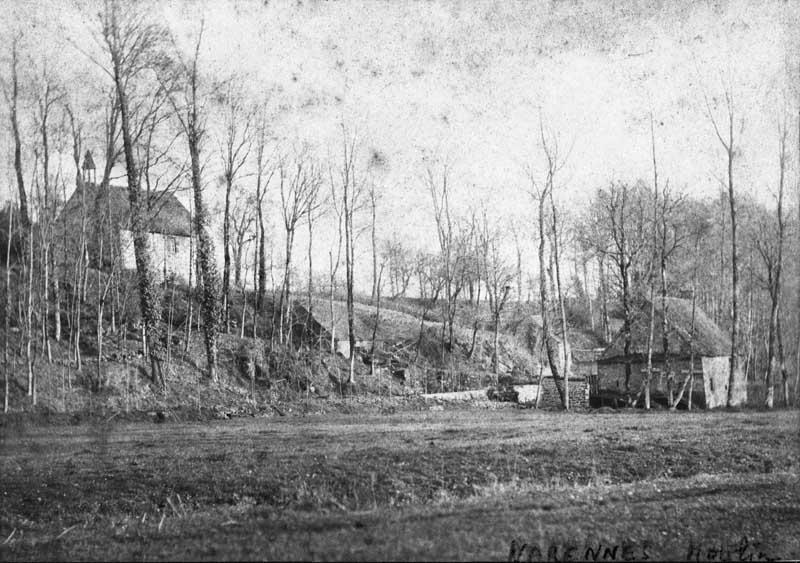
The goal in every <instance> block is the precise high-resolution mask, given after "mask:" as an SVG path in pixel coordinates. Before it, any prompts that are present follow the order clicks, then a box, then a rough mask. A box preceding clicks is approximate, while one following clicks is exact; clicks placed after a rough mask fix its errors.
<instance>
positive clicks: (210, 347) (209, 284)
mask: <svg viewBox="0 0 800 563" xmlns="http://www.w3.org/2000/svg"><path fill="white" fill-rule="evenodd" d="M188 139H189V154H190V157H191V161H192V188H193V190H194V211H195V212H194V230H195V235H196V236H197V262H198V264H199V266H200V275H201V276H202V292H201V301H200V304H201V310H202V314H203V331H204V336H205V345H206V359H207V361H208V375H209V377H210V378H211V380H212V381H217V358H218V348H217V336H218V333H219V316H220V315H219V298H218V295H217V293H218V289H217V288H218V287H219V274H218V273H217V264H216V262H215V260H214V242H213V241H212V240H211V237H210V236H209V234H208V229H207V228H206V226H207V223H208V213H207V210H206V206H205V202H204V200H203V183H202V181H201V177H200V148H199V146H198V145H199V143H198V136H197V131H196V130H195V125H194V123H193V120H192V121H190V125H189V131H188Z"/></svg>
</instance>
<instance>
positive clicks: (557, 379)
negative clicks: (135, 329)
mask: <svg viewBox="0 0 800 563" xmlns="http://www.w3.org/2000/svg"><path fill="white" fill-rule="evenodd" d="M544 207H545V194H544V193H542V194H541V197H540V198H539V278H540V279H539V299H540V305H541V308H542V339H543V341H544V346H545V350H546V352H547V361H548V363H549V364H550V373H551V374H552V376H553V382H554V383H555V386H556V390H557V391H558V396H559V398H560V399H561V404H562V405H563V406H564V407H565V408H566V407H567V405H568V402H567V401H568V399H567V397H566V395H565V393H564V386H563V385H562V383H561V375H560V370H559V366H558V359H557V356H558V352H557V350H556V349H555V348H554V342H553V339H552V335H551V334H550V323H549V320H548V317H549V316H550V312H549V304H548V301H549V298H548V295H547V293H548V292H547V269H546V267H545V261H544V248H545V240H546V239H547V234H546V233H547V231H546V230H545V224H544V216H545V211H544Z"/></svg>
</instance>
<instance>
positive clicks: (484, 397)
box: [422, 389, 489, 401]
mask: <svg viewBox="0 0 800 563" xmlns="http://www.w3.org/2000/svg"><path fill="white" fill-rule="evenodd" d="M487 391H488V390H487V389H471V390H469V391H453V392H451V393H427V394H425V395H422V397H423V398H424V399H425V400H426V401H488V400H489V395H488V393H487Z"/></svg>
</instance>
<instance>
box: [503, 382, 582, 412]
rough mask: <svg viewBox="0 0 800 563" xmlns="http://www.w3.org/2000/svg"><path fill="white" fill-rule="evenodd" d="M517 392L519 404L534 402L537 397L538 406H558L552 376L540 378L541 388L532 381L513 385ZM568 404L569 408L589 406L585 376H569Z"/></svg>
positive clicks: (559, 404) (556, 390) (559, 399)
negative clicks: (531, 382)
mask: <svg viewBox="0 0 800 563" xmlns="http://www.w3.org/2000/svg"><path fill="white" fill-rule="evenodd" d="M514 390H515V391H517V393H518V399H517V401H518V402H519V403H521V404H534V403H536V397H537V395H538V394H541V397H540V398H539V408H560V407H561V397H560V395H559V394H558V389H557V388H556V384H555V381H553V378H552V377H545V378H543V379H542V388H541V391H540V390H539V385H537V384H535V383H533V384H528V385H515V386H514ZM569 406H570V408H585V407H588V406H589V381H588V380H587V379H585V378H582V377H580V378H577V377H576V378H571V379H570V380H569Z"/></svg>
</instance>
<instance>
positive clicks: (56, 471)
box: [0, 408, 800, 561]
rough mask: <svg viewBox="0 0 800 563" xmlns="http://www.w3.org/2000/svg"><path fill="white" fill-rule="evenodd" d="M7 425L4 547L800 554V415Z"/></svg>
mask: <svg viewBox="0 0 800 563" xmlns="http://www.w3.org/2000/svg"><path fill="white" fill-rule="evenodd" d="M0 433H1V434H0V490H1V491H2V500H0V560H20V559H22V560H30V559H37V560H38V559H48V560H55V559H57V560H64V559H82V560H85V559H112V560H132V559H136V560H151V559H295V560H296V559H325V560H342V559H345V560H347V559H359V560H368V559H399V560H403V559H405V560H407V559H439V560H442V559H445V560H446V559H450V560H453V559H456V560H463V559H490V560H506V559H508V558H509V557H510V558H511V559H515V560H521V561H527V560H529V559H530V560H547V559H550V560H558V561H562V560H570V559H571V560H580V559H589V560H602V561H608V560H659V559H661V560H663V559H676V558H677V559H687V558H688V559H691V560H698V561H705V560H721V559H735V560H740V559H742V560H747V559H750V560H758V559H767V558H797V557H800V539H798V534H797V530H799V529H800V487H799V486H798V485H799V484H800V483H799V482H798V475H800V418H799V417H798V413H797V412H796V411H775V412H755V411H743V412H712V413H708V412H682V413H665V412H650V413H644V412H603V413H597V412H594V413H591V412H590V413H582V414H565V413H560V412H537V411H531V410H518V409H501V410H482V409H477V408H465V409H462V410H446V411H427V412H426V411H422V412H405V413H398V414H391V415H383V416H380V415H324V416H320V415H314V416H307V417H286V418H248V419H233V420H226V421H214V422H208V421H206V422H193V423H172V422H167V423H164V424H157V423H153V422H136V423H131V422H120V421H111V422H107V423H106V422H98V423H91V424H79V425H72V426H53V425H19V424H18V425H9V424H6V425H4V426H0Z"/></svg>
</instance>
